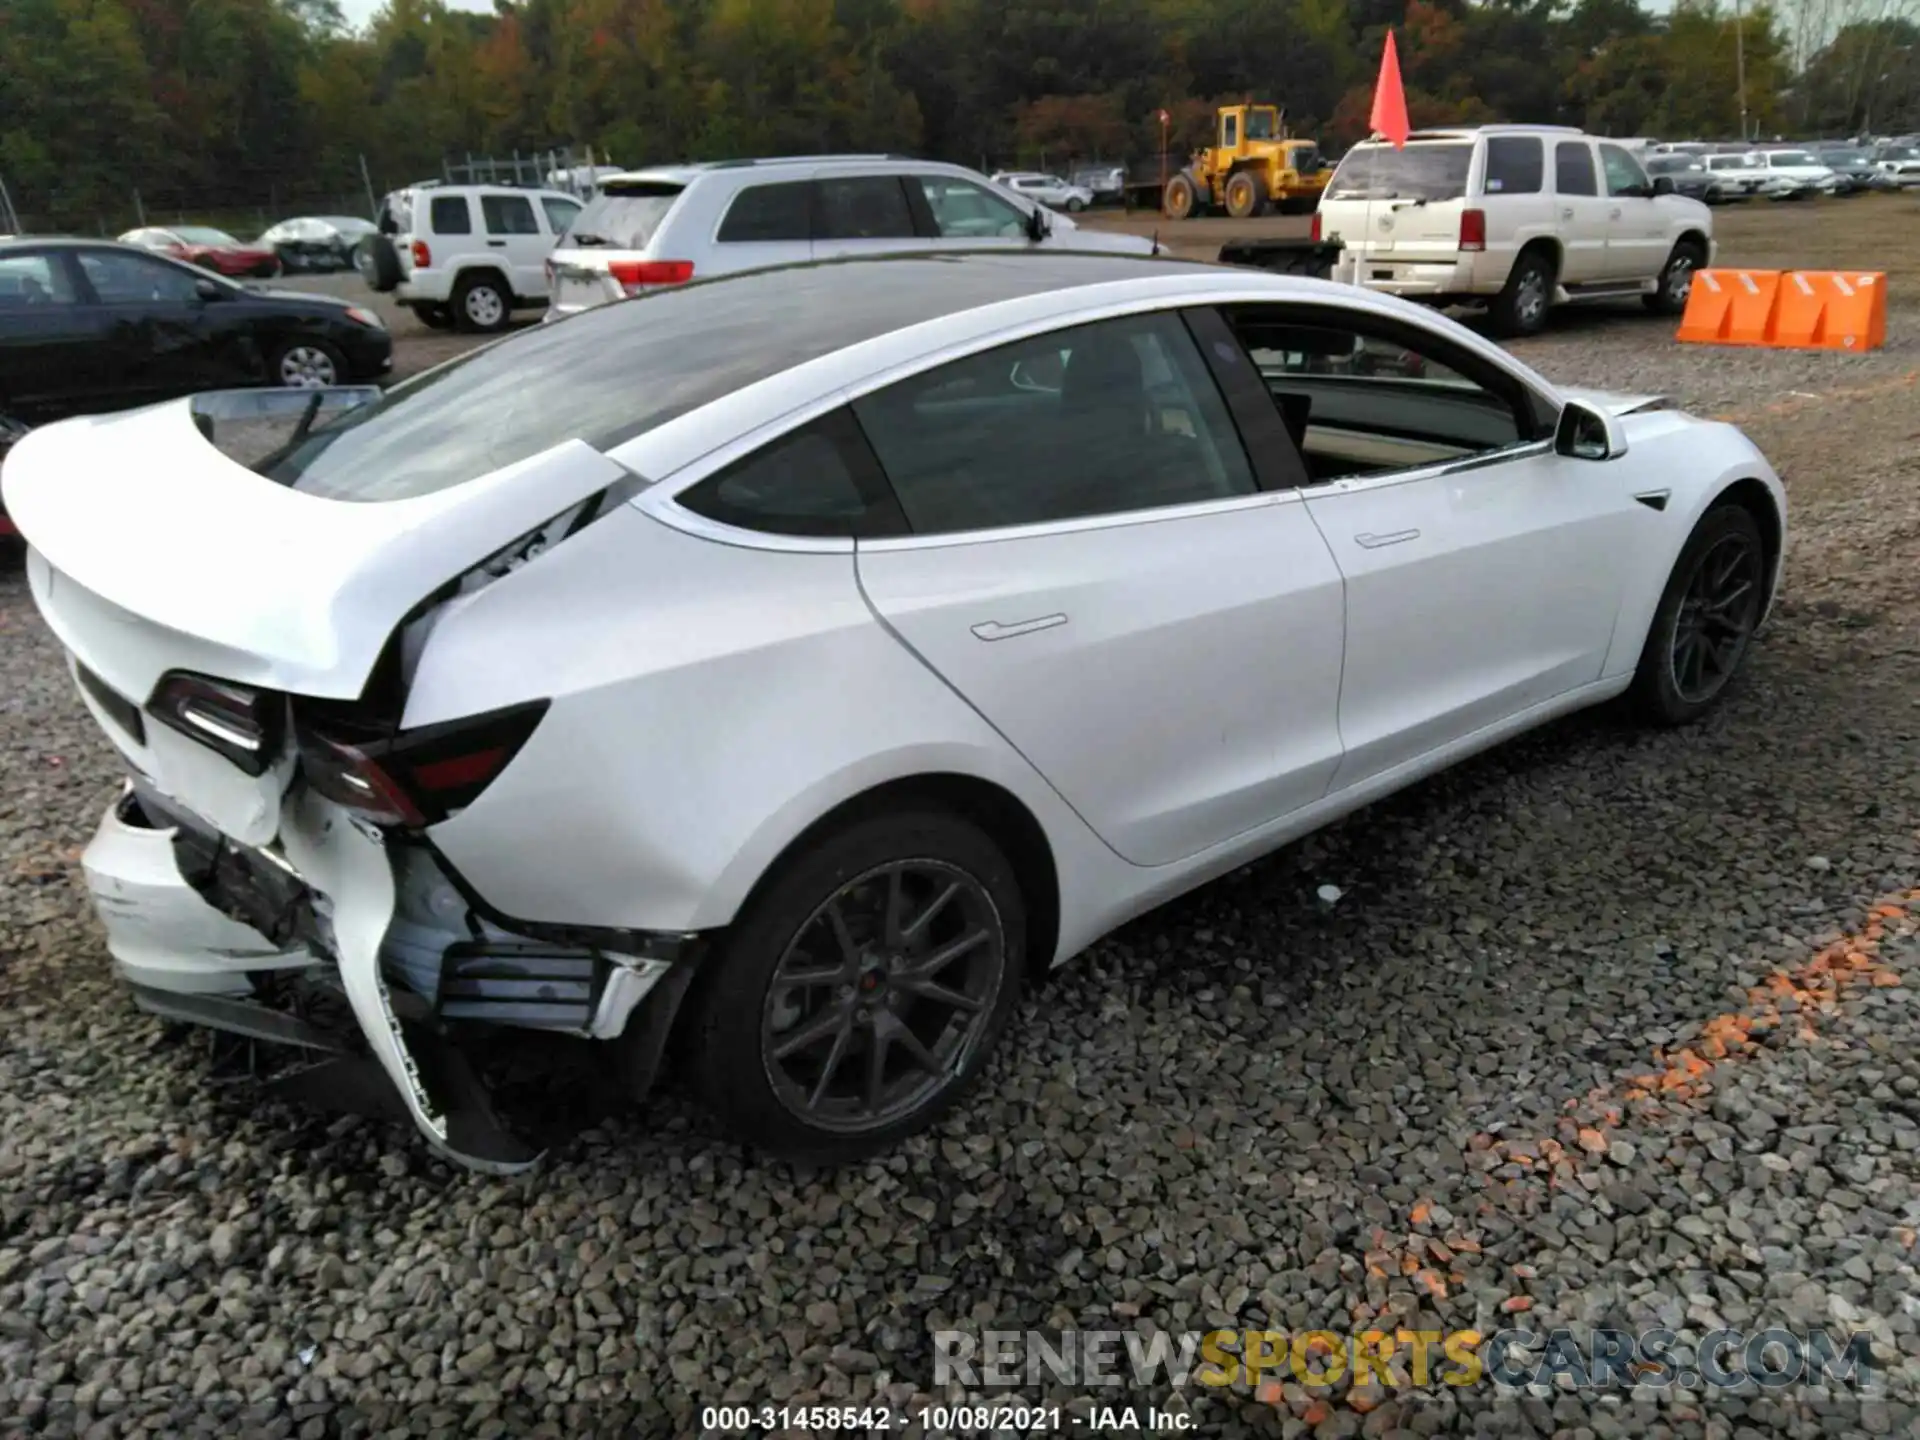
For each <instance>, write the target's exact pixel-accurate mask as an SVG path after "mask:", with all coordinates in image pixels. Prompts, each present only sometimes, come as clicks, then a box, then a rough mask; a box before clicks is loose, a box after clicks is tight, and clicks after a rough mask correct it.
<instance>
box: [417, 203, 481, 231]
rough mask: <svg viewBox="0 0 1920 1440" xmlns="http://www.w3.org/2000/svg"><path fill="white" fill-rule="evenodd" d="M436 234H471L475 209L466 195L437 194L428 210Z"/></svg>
mask: <svg viewBox="0 0 1920 1440" xmlns="http://www.w3.org/2000/svg"><path fill="white" fill-rule="evenodd" d="M427 219H428V223H429V224H431V225H432V226H433V233H434V234H435V235H471V234H472V233H473V211H472V210H471V209H470V208H469V207H468V205H467V197H466V196H464V195H436V196H434V197H433V204H432V206H431V207H430V208H429V209H428V211H427Z"/></svg>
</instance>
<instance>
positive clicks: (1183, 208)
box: [1164, 175, 1200, 220]
mask: <svg viewBox="0 0 1920 1440" xmlns="http://www.w3.org/2000/svg"><path fill="white" fill-rule="evenodd" d="M1164 198H1165V203H1166V210H1167V218H1168V219H1169V220H1184V219H1186V218H1187V217H1188V216H1189V215H1191V214H1193V212H1194V207H1195V206H1196V205H1197V204H1198V203H1199V199H1200V196H1199V193H1198V192H1197V191H1196V190H1195V189H1194V187H1193V181H1191V180H1189V179H1188V178H1187V177H1186V176H1185V175H1176V176H1174V177H1173V178H1172V179H1171V180H1169V181H1167V193H1166V196H1165V197H1164Z"/></svg>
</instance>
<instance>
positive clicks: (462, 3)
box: [340, 0, 493, 28]
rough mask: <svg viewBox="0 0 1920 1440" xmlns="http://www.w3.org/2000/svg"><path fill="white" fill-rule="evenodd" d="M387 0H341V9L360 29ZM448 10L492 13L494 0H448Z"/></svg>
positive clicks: (353, 24)
mask: <svg viewBox="0 0 1920 1440" xmlns="http://www.w3.org/2000/svg"><path fill="white" fill-rule="evenodd" d="M385 3H386V0H340V9H341V11H342V12H343V13H344V14H345V15H346V17H347V23H348V24H349V25H352V26H354V27H356V28H357V27H359V26H361V25H364V24H366V23H367V21H368V20H370V19H372V18H373V12H374V11H376V10H378V9H379V8H380V7H381V6H382V5H384V4H385ZM447 5H448V8H450V9H453V10H480V11H488V12H490V11H492V9H493V0H447Z"/></svg>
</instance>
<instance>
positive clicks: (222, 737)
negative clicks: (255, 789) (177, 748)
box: [147, 670, 286, 775]
mask: <svg viewBox="0 0 1920 1440" xmlns="http://www.w3.org/2000/svg"><path fill="white" fill-rule="evenodd" d="M147 713H148V714H149V715H151V716H153V718H154V719H155V720H158V721H159V722H160V723H161V724H162V725H165V726H167V727H169V728H170V729H174V730H178V731H179V732H180V733H181V734H182V735H187V736H191V737H192V738H193V739H195V740H198V741H199V742H200V743H201V744H202V745H205V746H206V747H207V748H208V749H210V750H214V751H217V752H218V753H220V754H221V755H224V756H226V758H227V759H229V760H231V761H232V762H233V763H234V764H235V765H236V766H238V767H239V768H240V769H241V770H244V771H245V772H246V773H247V774H249V775H264V774H265V773H266V772H267V770H268V769H269V768H270V767H271V766H272V764H273V762H274V759H275V757H276V756H277V755H278V754H279V751H280V739H281V736H282V735H283V734H284V733H285V729H286V726H285V720H286V699H285V697H284V696H281V695H278V694H276V693H274V692H273V691H270V690H266V691H262V690H252V689H249V688H248V687H246V686H244V685H234V684H231V683H229V682H227V681H225V680H213V679H209V678H208V677H207V676H205V675H190V674H187V673H186V672H185V671H180V670H176V671H173V672H171V673H169V674H167V675H163V676H161V677H160V683H159V684H158V685H157V686H155V687H154V691H153V695H152V698H150V699H149V700H148V701H147Z"/></svg>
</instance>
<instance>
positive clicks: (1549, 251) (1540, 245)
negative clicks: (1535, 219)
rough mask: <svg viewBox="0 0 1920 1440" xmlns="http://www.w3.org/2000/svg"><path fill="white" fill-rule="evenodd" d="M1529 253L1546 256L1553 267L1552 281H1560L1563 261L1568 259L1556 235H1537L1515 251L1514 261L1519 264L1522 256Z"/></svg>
mask: <svg viewBox="0 0 1920 1440" xmlns="http://www.w3.org/2000/svg"><path fill="white" fill-rule="evenodd" d="M1528 255H1541V256H1544V257H1545V258H1546V262H1547V264H1549V265H1551V266H1552V267H1553V276H1552V283H1553V284H1555V285H1557V284H1559V283H1560V270H1561V266H1562V263H1563V262H1564V260H1565V259H1566V254H1565V252H1564V251H1563V250H1562V249H1561V248H1560V241H1559V240H1558V239H1557V238H1556V237H1554V236H1552V235H1535V236H1534V237H1533V238H1532V239H1530V240H1528V241H1527V242H1526V243H1525V244H1523V245H1522V246H1521V247H1520V248H1519V249H1518V250H1516V251H1514V252H1513V263H1514V264H1515V265H1518V264H1519V263H1520V261H1521V260H1522V258H1524V257H1525V256H1528Z"/></svg>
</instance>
